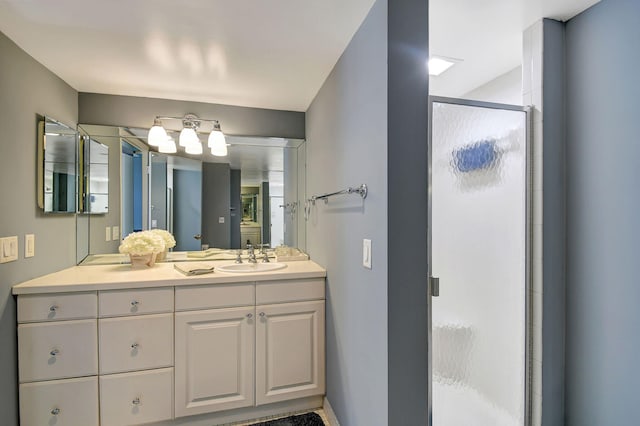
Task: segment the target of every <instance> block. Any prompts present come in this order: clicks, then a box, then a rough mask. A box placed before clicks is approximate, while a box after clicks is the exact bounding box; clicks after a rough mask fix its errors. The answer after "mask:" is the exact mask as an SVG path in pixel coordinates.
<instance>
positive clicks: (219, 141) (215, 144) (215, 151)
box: [207, 130, 227, 157]
mask: <svg viewBox="0 0 640 426" xmlns="http://www.w3.org/2000/svg"><path fill="white" fill-rule="evenodd" d="M207 145H208V146H209V148H211V154H212V155H215V156H217V157H226V156H227V141H226V140H225V138H224V134H223V133H222V132H221V131H219V130H214V131H213V132H211V134H210V135H209V141H208V144H207Z"/></svg>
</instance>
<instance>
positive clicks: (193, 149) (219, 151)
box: [147, 114, 227, 157]
mask: <svg viewBox="0 0 640 426" xmlns="http://www.w3.org/2000/svg"><path fill="white" fill-rule="evenodd" d="M162 120H180V121H182V130H181V131H180V137H179V139H178V141H179V144H180V146H181V147H183V148H184V149H185V152H186V153H187V154H191V155H200V154H202V152H203V149H202V142H200V138H199V137H198V129H200V125H201V124H202V123H203V122H207V123H211V125H212V130H211V133H210V134H209V139H208V144H207V145H208V147H209V148H211V153H212V154H213V155H216V156H220V157H224V156H226V155H227V144H226V140H225V137H224V133H222V130H221V129H220V122H219V121H218V120H210V119H204V118H199V117H198V116H196V115H194V114H187V115H185V116H184V117H162V116H157V117H156V118H155V119H154V121H153V127H151V129H150V130H149V134H148V138H147V142H148V143H149V145H151V146H157V147H158V151H160V152H163V153H175V152H176V144H175V141H174V140H173V139H172V138H170V137H169V136H167V131H166V130H165V128H164V126H163V124H162Z"/></svg>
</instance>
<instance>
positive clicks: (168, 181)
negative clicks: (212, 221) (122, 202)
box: [149, 152, 202, 251]
mask: <svg viewBox="0 0 640 426" xmlns="http://www.w3.org/2000/svg"><path fill="white" fill-rule="evenodd" d="M150 163H151V176H150V180H149V182H150V191H149V195H150V218H151V222H150V224H151V226H150V228H151V229H166V230H167V231H169V232H171V233H172V234H173V235H174V237H175V239H176V246H175V247H174V248H173V250H174V251H195V250H200V249H201V241H200V240H199V239H195V238H194V236H196V235H200V234H201V233H202V230H201V226H202V163H201V162H200V161H197V160H191V159H188V158H182V157H176V156H168V155H165V154H160V153H156V152H153V153H151V155H150Z"/></svg>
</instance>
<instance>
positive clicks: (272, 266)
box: [216, 262, 287, 274]
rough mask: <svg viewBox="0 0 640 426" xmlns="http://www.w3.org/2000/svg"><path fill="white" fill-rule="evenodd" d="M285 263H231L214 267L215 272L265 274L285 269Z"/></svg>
mask: <svg viewBox="0 0 640 426" xmlns="http://www.w3.org/2000/svg"><path fill="white" fill-rule="evenodd" d="M286 267H287V265H286V264H285V263H275V262H270V263H232V264H231V265H222V266H218V267H216V271H220V272H231V273H236V274H238V273H240V274H246V273H249V272H267V271H276V270H278V269H282V268H286Z"/></svg>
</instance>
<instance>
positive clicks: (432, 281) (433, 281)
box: [429, 277, 440, 297]
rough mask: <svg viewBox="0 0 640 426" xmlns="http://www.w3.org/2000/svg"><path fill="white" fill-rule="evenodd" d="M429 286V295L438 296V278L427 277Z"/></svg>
mask: <svg viewBox="0 0 640 426" xmlns="http://www.w3.org/2000/svg"><path fill="white" fill-rule="evenodd" d="M429 287H430V288H431V296H433V297H438V296H440V278H436V277H429Z"/></svg>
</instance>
